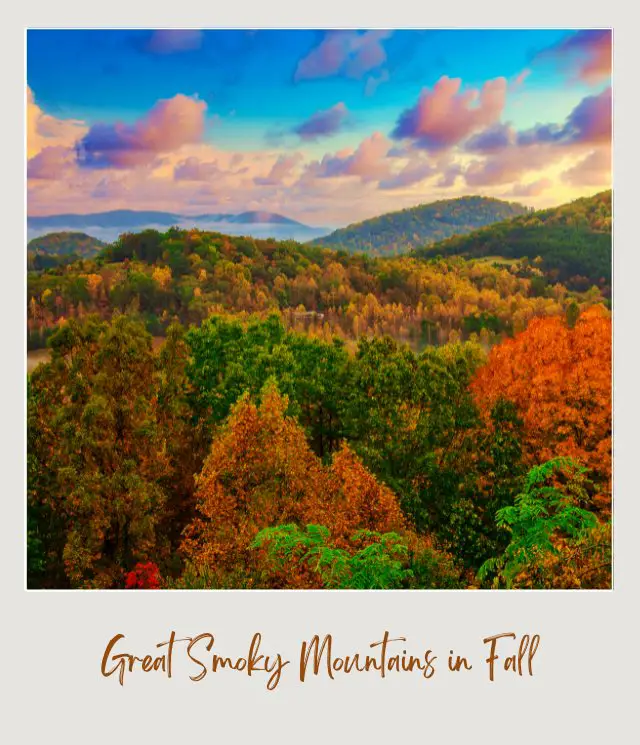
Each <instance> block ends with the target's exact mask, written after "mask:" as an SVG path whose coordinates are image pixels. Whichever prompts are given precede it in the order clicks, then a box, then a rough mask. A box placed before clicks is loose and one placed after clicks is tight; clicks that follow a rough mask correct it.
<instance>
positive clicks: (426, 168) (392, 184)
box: [380, 161, 437, 190]
mask: <svg viewBox="0 0 640 745" xmlns="http://www.w3.org/2000/svg"><path fill="white" fill-rule="evenodd" d="M436 170H437V169H436V167H435V166H434V165H433V164H431V163H428V162H422V163H420V162H418V163H414V162H412V161H409V162H408V163H407V165H406V166H405V167H404V168H403V169H402V170H401V171H400V172H399V173H397V174H396V175H395V176H391V178H388V179H384V180H383V181H381V182H380V188H381V189H387V190H390V189H403V188H407V187H409V186H413V185H414V184H419V183H420V182H421V181H424V180H425V179H426V178H429V176H433V175H434V173H436Z"/></svg>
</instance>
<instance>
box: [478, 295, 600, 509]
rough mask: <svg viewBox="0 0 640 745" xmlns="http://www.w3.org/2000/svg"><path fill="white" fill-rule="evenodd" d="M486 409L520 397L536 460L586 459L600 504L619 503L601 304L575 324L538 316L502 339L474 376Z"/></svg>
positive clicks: (528, 454)
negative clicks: (613, 500) (614, 496)
mask: <svg viewBox="0 0 640 745" xmlns="http://www.w3.org/2000/svg"><path fill="white" fill-rule="evenodd" d="M471 388H472V391H473V393H474V395H475V399H476V402H477V403H478V405H479V406H480V408H481V410H482V411H484V413H485V415H488V413H489V412H490V411H491V409H492V408H493V407H494V406H495V404H496V403H497V402H498V401H499V400H500V399H507V400H509V401H512V402H513V403H514V404H515V406H516V409H517V412H518V415H519V416H520V417H521V418H522V421H523V425H524V434H523V448H524V453H525V458H526V460H527V462H528V463H529V465H537V464H541V463H544V462H546V461H549V460H551V459H553V458H555V457H557V456H566V457H571V458H573V459H575V460H576V461H578V462H580V463H582V464H584V465H585V466H586V467H587V468H588V469H589V471H590V478H591V479H592V480H593V482H594V483H595V490H594V491H595V493H594V495H593V504H594V507H595V508H596V509H597V510H598V511H599V512H601V513H602V515H603V516H606V515H607V514H608V513H609V512H610V508H611V484H610V481H611V318H610V316H609V314H608V313H607V311H606V310H605V309H604V308H602V307H599V306H596V307H593V308H590V309H588V310H586V311H585V312H583V313H582V315H581V316H580V317H579V318H578V320H577V322H576V323H575V326H574V327H573V328H570V327H569V326H568V325H567V324H566V323H565V322H564V321H563V320H561V319H559V318H538V319H535V320H533V321H532V322H531V323H530V324H529V326H528V328H527V329H526V331H524V332H523V333H521V334H518V336H516V337H515V338H514V339H510V340H508V341H505V342H503V343H502V344H500V345H498V346H496V347H494V348H493V349H492V350H491V353H490V354H489V359H488V361H487V364H486V365H484V366H483V367H482V368H480V370H479V371H478V372H477V374H476V376H475V379H474V381H473V383H472V386H471Z"/></svg>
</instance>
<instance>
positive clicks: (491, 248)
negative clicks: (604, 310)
mask: <svg viewBox="0 0 640 745" xmlns="http://www.w3.org/2000/svg"><path fill="white" fill-rule="evenodd" d="M611 216H612V211H611V190H608V191H603V192H600V193H599V194H596V195H594V196H592V197H584V198H582V199H577V200H575V201H574V202H570V203H568V204H563V205H561V206H560V207H554V208H552V209H546V210H539V211H537V212H530V213H527V214H525V215H521V216H519V217H516V218H514V219H511V220H508V221H505V222H501V223H497V224H494V225H490V226H488V227H484V228H481V229H479V230H476V231H474V232H472V233H469V234H467V235H463V236H455V237H452V238H449V239H447V240H444V241H441V242H440V243H437V244H435V245H433V246H427V247H424V248H419V249H417V250H416V251H415V255H416V256H419V257H424V258H432V257H436V256H462V257H465V258H474V259H479V258H485V257H495V256H501V257H505V258H512V259H523V258H524V257H527V258H528V259H529V261H531V262H533V263H535V264H536V265H537V266H538V267H539V268H540V269H541V270H542V271H543V273H544V274H545V276H547V277H548V279H549V280H550V281H559V282H562V283H563V284H565V285H566V286H567V287H569V288H570V289H574V290H579V291H582V290H586V289H588V288H589V287H591V286H593V285H597V286H598V287H599V288H600V289H601V291H602V292H603V293H604V294H605V295H607V296H609V295H610V293H611Z"/></svg>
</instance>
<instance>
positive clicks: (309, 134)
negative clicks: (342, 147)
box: [293, 102, 348, 141]
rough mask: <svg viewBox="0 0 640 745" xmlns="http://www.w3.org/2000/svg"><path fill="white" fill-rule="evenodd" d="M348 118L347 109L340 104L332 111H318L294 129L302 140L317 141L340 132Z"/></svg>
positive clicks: (333, 107)
mask: <svg viewBox="0 0 640 745" xmlns="http://www.w3.org/2000/svg"><path fill="white" fill-rule="evenodd" d="M347 118H348V112H347V107H346V106H345V105H344V104H343V103H342V102H340V103H337V104H336V105H335V106H332V107H331V108H330V109H325V110H324V111H316V113H315V114H312V115H311V116H310V117H309V118H308V119H306V120H305V121H304V122H302V124H299V125H298V126H297V127H294V129H293V131H294V132H295V134H297V135H298V136H299V137H300V139H301V140H307V141H309V140H317V139H318V138H319V137H328V136H330V135H333V134H336V132H339V131H340V129H341V127H342V126H343V125H344V123H345V121H346V120H347Z"/></svg>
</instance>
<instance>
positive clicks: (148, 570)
mask: <svg viewBox="0 0 640 745" xmlns="http://www.w3.org/2000/svg"><path fill="white" fill-rule="evenodd" d="M124 586H125V588H126V589H127V590H157V589H158V588H159V587H160V570H159V569H158V567H157V566H156V565H155V564H154V563H153V562H152V561H148V562H146V564H143V563H141V562H138V563H137V564H136V565H135V566H134V567H133V569H132V570H131V571H130V572H129V573H128V574H127V576H126V578H125V583H124Z"/></svg>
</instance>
